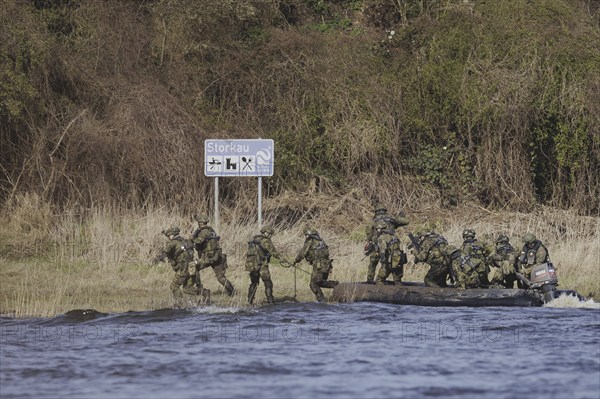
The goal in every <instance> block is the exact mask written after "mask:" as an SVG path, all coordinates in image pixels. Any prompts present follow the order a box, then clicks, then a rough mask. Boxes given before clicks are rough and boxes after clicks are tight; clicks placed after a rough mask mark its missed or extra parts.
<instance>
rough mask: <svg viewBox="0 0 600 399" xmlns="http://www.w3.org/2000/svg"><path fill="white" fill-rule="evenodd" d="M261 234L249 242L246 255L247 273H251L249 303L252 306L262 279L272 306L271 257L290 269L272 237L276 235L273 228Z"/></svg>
mask: <svg viewBox="0 0 600 399" xmlns="http://www.w3.org/2000/svg"><path fill="white" fill-rule="evenodd" d="M260 233H261V234H257V235H255V236H254V237H252V240H250V241H248V252H247V253H246V271H248V272H250V288H249V289H248V303H249V304H252V302H253V301H254V295H255V294H256V289H257V288H258V283H259V281H260V279H262V281H263V283H264V284H265V295H266V296H267V302H268V303H270V304H272V303H273V302H274V300H273V299H274V298H273V281H271V273H270V272H269V261H270V260H271V257H272V256H273V257H275V258H277V259H279V260H280V261H281V264H282V266H284V267H290V266H291V263H289V262H288V261H287V260H286V259H283V258H282V255H281V254H280V253H279V252H278V251H277V249H275V246H274V245H273V242H272V241H271V236H273V234H274V233H275V230H273V228H272V227H269V226H265V227H263V228H262V229H260Z"/></svg>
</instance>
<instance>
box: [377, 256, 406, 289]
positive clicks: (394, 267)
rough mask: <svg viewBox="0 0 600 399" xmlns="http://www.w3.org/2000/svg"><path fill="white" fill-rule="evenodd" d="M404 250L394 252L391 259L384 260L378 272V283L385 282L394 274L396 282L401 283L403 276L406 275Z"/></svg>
mask: <svg viewBox="0 0 600 399" xmlns="http://www.w3.org/2000/svg"><path fill="white" fill-rule="evenodd" d="M402 255H403V253H402V252H398V253H395V254H393V255H392V256H391V257H390V260H389V261H387V262H382V263H381V267H380V268H379V273H377V283H378V284H383V283H385V280H386V279H387V278H388V277H389V276H390V274H391V275H392V278H393V279H394V283H395V284H400V282H401V281H402V277H404V262H403V261H402Z"/></svg>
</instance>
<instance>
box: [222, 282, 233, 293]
mask: <svg viewBox="0 0 600 399" xmlns="http://www.w3.org/2000/svg"><path fill="white" fill-rule="evenodd" d="M223 286H224V287H225V290H226V291H227V295H229V296H234V295H235V288H233V285H232V284H231V283H230V282H229V280H227V281H226V282H225V284H223Z"/></svg>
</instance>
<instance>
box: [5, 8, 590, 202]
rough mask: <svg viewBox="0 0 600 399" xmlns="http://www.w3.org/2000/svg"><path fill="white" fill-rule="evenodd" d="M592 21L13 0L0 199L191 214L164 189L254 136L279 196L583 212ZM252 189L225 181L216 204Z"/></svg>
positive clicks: (522, 13)
mask: <svg viewBox="0 0 600 399" xmlns="http://www.w3.org/2000/svg"><path fill="white" fill-rule="evenodd" d="M595 12H597V9H594V10H591V9H590V8H589V7H587V5H586V2H585V1H580V0H574V1H566V0H536V1H534V2H526V1H485V2H477V1H470V2H464V1H462V0H460V1H459V0H399V1H388V0H363V1H359V0H335V1H321V0H286V1H285V2H277V1H262V0H244V1H237V0H223V1H217V2H215V1H196V0H157V1H153V2H147V1H142V0H139V1H131V2H120V1H116V0H110V1H106V2H87V1H69V0H56V1H52V0H34V1H32V2H16V1H15V2H8V3H7V5H6V7H4V8H3V9H2V13H3V14H1V15H0V16H1V17H2V22H3V24H2V27H0V29H2V33H3V38H6V40H5V41H4V42H2V43H0V60H1V66H0V118H1V120H2V122H3V124H2V126H0V134H1V136H0V143H1V144H2V148H1V149H0V152H1V154H2V159H3V160H4V159H6V160H9V161H10V162H7V163H8V164H9V165H7V166H6V167H7V171H6V172H5V171H3V173H4V174H5V176H4V177H3V178H2V179H0V195H1V198H2V199H7V198H8V197H10V196H12V195H13V193H18V192H19V191H20V190H24V191H27V190H32V191H39V192H42V193H44V195H46V196H47V198H46V199H50V200H52V201H57V202H64V203H68V202H74V203H75V202H76V203H78V204H91V203H95V204H96V203H104V202H105V201H106V202H108V203H112V201H117V202H121V201H122V202H123V203H126V204H131V203H135V204H140V203H141V204H148V203H151V202H153V201H158V202H159V203H160V202H161V201H166V200H167V199H168V198H171V193H172V192H177V193H178V194H176V195H177V196H179V197H178V200H177V202H178V203H182V204H186V203H187V202H186V201H189V203H190V204H191V203H192V202H193V201H192V199H195V197H194V195H195V194H194V193H190V194H187V193H183V192H180V190H178V189H177V188H176V187H177V186H178V185H185V184H187V182H188V180H189V181H194V182H195V183H194V184H195V185H198V184H199V186H198V187H199V189H200V190H203V189H208V188H207V187H208V182H207V179H205V178H204V177H203V176H202V174H201V170H200V167H201V166H200V165H199V164H200V163H201V161H199V160H198V158H199V157H200V156H199V154H198V148H199V147H201V142H202V140H203V139H205V138H209V137H210V138H213V137H218V136H222V137H232V138H238V137H239V138H247V137H258V136H260V137H269V138H273V139H275V141H276V154H277V168H276V174H275V176H274V178H273V179H271V180H272V182H276V186H277V189H276V190H274V191H271V192H270V193H273V194H276V193H277V190H283V189H287V188H297V189H303V188H304V187H306V183H307V182H308V181H310V180H311V179H314V178H315V177H319V176H322V177H326V178H327V180H328V181H332V182H334V184H336V185H338V186H343V185H346V184H347V185H349V186H351V187H354V186H357V185H360V184H361V183H362V181H361V180H360V179H361V176H364V173H367V174H370V175H374V176H376V177H377V178H378V179H389V180H390V181H394V184H392V185H390V187H391V189H392V190H395V189H397V190H398V191H401V190H400V189H399V188H397V187H395V185H396V183H395V182H396V181H399V180H400V179H399V177H405V176H406V175H407V174H408V175H410V174H413V175H416V176H419V177H420V178H421V180H422V182H424V183H425V186H430V187H433V188H436V189H437V190H438V191H439V192H441V194H442V195H445V193H448V192H451V193H452V195H460V196H469V197H470V198H473V195H475V196H476V198H478V199H479V200H480V201H481V203H482V204H483V205H485V206H488V205H489V206H496V205H497V206H505V205H506V204H509V205H508V206H514V207H517V208H520V207H523V206H528V205H529V204H530V203H531V202H532V200H533V199H535V198H536V197H537V200H538V201H540V202H543V203H552V204H555V205H560V206H564V207H577V208H579V209H581V210H582V212H593V211H597V209H596V208H597V206H596V208H594V205H590V204H592V203H595V202H597V201H593V200H594V196H597V195H598V193H600V181H598V178H597V169H598V160H599V159H600V148H599V147H600V146H599V144H598V139H597V132H598V131H600V112H599V110H598V104H599V103H600V95H598V93H599V92H600V72H599V71H600V44H599V43H600V31H599V27H598V23H597V20H596V19H597V14H594V13H595ZM594 18H596V19H594ZM392 32H393V33H392ZM25 116H26V117H25ZM444 147H446V149H444ZM49 154H51V155H50V156H49ZM147 154H153V157H148V156H147ZM168 154H174V155H173V156H169V155H168ZM158 158H160V159H161V160H162V161H161V162H160V163H159V162H155V159H158ZM174 160H177V162H176V161H174ZM59 161H60V162H59ZM166 165H170V166H169V167H166ZM175 165H178V166H179V167H182V168H184V169H185V170H186V171H187V172H186V173H185V174H182V175H181V176H179V175H178V176H175V175H174V173H172V172H170V170H171V169H170V168H171V167H174V166H175ZM3 166H4V165H3ZM198 181H200V183H197V182H198ZM246 184H247V183H245V182H243V181H239V182H238V181H235V182H233V181H232V182H231V183H228V184H227V185H226V187H225V188H224V191H226V192H227V195H230V196H231V197H229V200H231V201H232V202H233V201H234V200H235V199H236V198H235V197H234V196H235V195H236V194H235V193H237V192H243V191H244V188H245V187H246V186H245V185H246ZM405 189H410V188H405ZM390 195H392V194H390ZM185 198H187V200H185ZM182 206H186V205H182ZM190 206H191V205H190Z"/></svg>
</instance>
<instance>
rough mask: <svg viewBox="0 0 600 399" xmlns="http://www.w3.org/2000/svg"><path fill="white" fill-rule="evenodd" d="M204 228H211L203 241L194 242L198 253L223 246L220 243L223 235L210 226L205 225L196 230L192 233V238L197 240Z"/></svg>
mask: <svg viewBox="0 0 600 399" xmlns="http://www.w3.org/2000/svg"><path fill="white" fill-rule="evenodd" d="M203 230H209V232H208V234H207V235H206V236H205V237H204V239H203V240H202V241H201V242H195V243H194V246H195V247H196V251H198V253H202V252H203V251H206V250H208V251H215V250H218V249H219V248H220V247H221V245H220V243H219V240H220V239H221V237H219V236H218V235H217V233H216V232H215V230H214V229H213V228H212V227H210V226H203V227H201V228H199V229H197V230H196V231H194V233H193V234H192V240H195V239H196V238H197V237H198V236H199V235H200V233H201V232H202V231H203Z"/></svg>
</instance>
